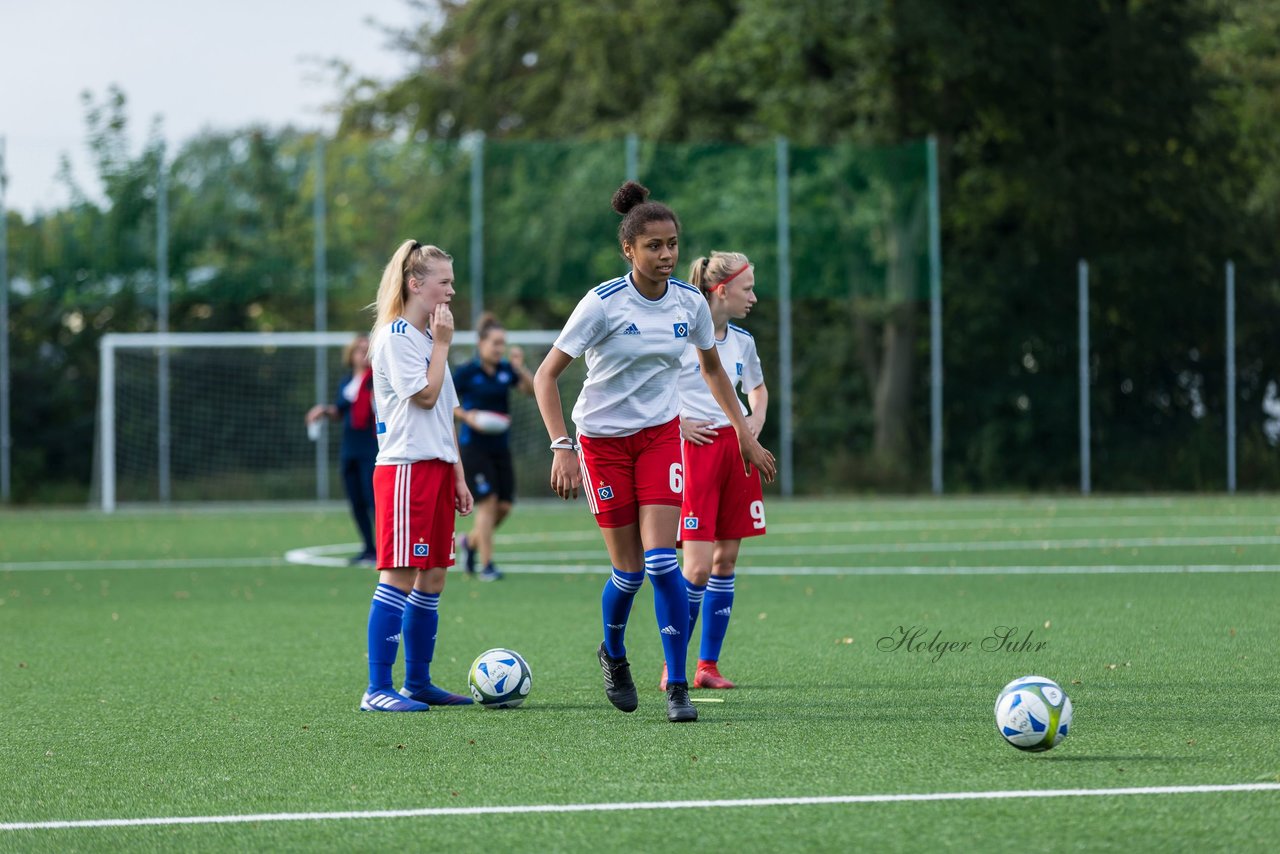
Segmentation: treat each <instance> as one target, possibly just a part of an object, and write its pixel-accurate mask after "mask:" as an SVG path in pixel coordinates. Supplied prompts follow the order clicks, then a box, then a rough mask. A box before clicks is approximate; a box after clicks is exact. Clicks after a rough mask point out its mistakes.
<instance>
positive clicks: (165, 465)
mask: <svg viewBox="0 0 1280 854" xmlns="http://www.w3.org/2000/svg"><path fill="white" fill-rule="evenodd" d="M157 160H158V162H157V164H156V329H157V331H159V332H168V331H169V173H168V169H167V167H166V165H165V144H164V142H161V143H160V151H159V156H158V158H157ZM157 355H158V361H157V370H158V372H159V375H158V376H157V378H156V397H157V398H158V402H159V403H158V412H157V413H156V418H157V421H158V425H157V427H158V430H159V435H158V436H157V442H156V445H157V447H158V449H159V453H160V459H159V460H158V468H157V473H158V476H159V481H160V502H161V503H162V504H167V503H169V501H170V500H171V499H172V498H173V480H172V473H171V471H170V468H169V460H170V450H171V447H172V443H173V437H172V434H171V433H170V424H169V348H168V347H161V348H160V352H159V353H158V354H157Z"/></svg>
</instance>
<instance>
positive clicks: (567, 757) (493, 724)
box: [0, 497, 1280, 851]
mask: <svg viewBox="0 0 1280 854" xmlns="http://www.w3.org/2000/svg"><path fill="white" fill-rule="evenodd" d="M464 527H465V523H464ZM350 531H351V525H350V522H349V519H348V518H347V517H346V515H345V512H344V511H343V510H342V509H341V508H338V507H328V506H326V507H322V508H318V509H311V508H308V509H297V508H293V509H277V508H270V507H261V508H237V509H234V510H202V511H179V510H173V511H137V512H131V511H126V512H121V513H118V514H115V515H114V516H105V515H101V514H97V513H87V512H70V511H65V512H50V511H39V512H37V511H30V512H28V511H11V512H7V513H4V514H0V650H3V652H0V697H2V699H0V708H2V710H3V711H2V718H0V735H2V736H3V737H2V738H0V767H3V768H4V769H5V773H4V774H3V776H0V824H11V823H16V822H40V821H57V820H86V819H117V818H120V819H128V818H149V817H174V816H238V815H245V814H266V813H294V812H335V811H361V810H387V809H419V808H431V807H444V808H455V807H462V808H465V807H477V806H526V805H576V804H608V803H619V802H628V803H629V802H667V801H684V800H695V799H711V800H720V799H755V798H787V797H822V796H842V795H860V794H903V793H945V792H987V791H1006V790H1022V789H1109V788H1116V787H1146V786H1195V785H1210V784H1241V783H1277V782H1280V730H1278V729H1277V727H1276V723H1275V722H1276V720H1277V710H1278V709H1280V682H1278V681H1277V677H1278V676H1280V667H1277V663H1276V650H1277V648H1278V646H1280V616H1277V614H1278V613H1280V611H1278V609H1277V604H1280V499H1277V498H1270V497H1257V498H1097V499H1056V500H1051V499H1032V500H1019V499H945V500H875V501H872V500H859V501H835V500H832V501H821V502H817V501H795V502H781V501H775V502H773V503H772V504H770V506H769V535H768V536H767V537H765V538H763V539H760V540H754V541H749V542H747V543H746V544H745V545H744V548H743V557H742V560H741V562H740V572H739V577H738V583H737V599H736V602H735V606H734V616H733V622H732V624H731V626H730V630H729V638H728V641H727V643H726V646H725V651H724V654H723V656H722V659H721V664H722V670H723V671H724V673H725V674H726V675H727V676H729V677H730V678H732V679H734V680H735V681H737V682H738V684H739V686H740V687H739V688H738V689H736V690H734V691H730V692H699V691H695V692H694V695H695V696H703V697H713V698H715V699H722V700H723V702H722V703H714V704H713V703H701V704H699V711H700V714H701V718H700V720H699V722H698V723H696V724H693V725H682V726H677V725H672V724H669V723H667V721H666V719H665V715H664V712H665V704H664V700H663V695H662V694H661V693H660V692H659V691H658V690H657V687H656V681H657V677H658V673H659V670H660V667H661V652H660V645H659V642H658V635H657V632H656V625H655V623H654V617H653V609H652V604H651V601H652V597H651V594H650V593H649V592H648V590H644V591H642V592H641V594H640V596H639V597H638V598H637V600H636V606H635V610H634V611H633V616H632V622H631V629H630V631H629V633H628V647H629V653H630V658H631V661H632V663H633V670H634V672H635V674H636V677H637V681H638V682H639V683H640V687H641V703H640V709H639V710H638V711H637V712H636V713H634V714H632V715H623V714H621V713H619V712H617V711H615V710H614V709H613V708H612V707H611V706H609V705H608V703H607V701H606V700H605V699H604V696H603V691H602V688H601V684H600V673H599V667H598V665H597V664H596V662H595V648H596V646H597V644H598V643H599V640H600V615H599V598H600V590H601V585H602V583H603V580H604V578H605V572H606V570H607V565H606V561H605V556H604V550H603V547H602V545H601V541H600V538H599V534H598V532H597V531H596V530H595V529H594V526H593V525H592V523H591V522H590V519H589V517H588V516H587V514H586V511H585V509H584V508H583V507H582V506H581V504H578V505H576V506H564V505H559V504H550V503H547V504H532V503H531V504H528V505H525V506H520V507H519V508H518V509H517V512H516V514H515V515H514V516H513V517H512V519H511V521H510V523H509V524H508V525H507V526H506V527H504V528H503V533H502V535H501V536H500V537H499V557H500V563H501V564H502V565H503V566H504V568H505V569H507V570H508V577H507V578H506V579H505V580H503V581H502V582H500V583H496V584H481V583H479V582H476V581H472V580H470V579H467V578H466V577H464V576H462V575H461V573H459V574H457V576H456V577H452V578H451V580H450V582H449V585H448V586H447V588H446V590H445V593H444V596H443V597H442V601H441V626H440V633H439V641H438V645H437V653H436V660H435V663H434V664H433V667H432V672H433V676H434V677H435V680H436V681H437V682H438V683H440V684H443V685H444V686H445V687H448V688H452V689H453V690H463V687H464V685H465V678H466V671H467V667H468V665H469V663H470V661H471V659H472V658H473V657H474V656H475V655H476V654H478V653H479V652H480V651H482V650H484V649H486V648H488V647H492V646H508V647H511V648H513V649H516V650H518V651H519V652H521V653H522V654H523V655H524V656H525V657H526V658H527V659H528V661H529V663H530V666H531V668H532V670H533V674H534V686H533V691H532V694H531V698H530V700H529V702H528V703H527V704H526V705H525V706H524V707H523V708H520V709H517V710H512V711H499V712H494V711H488V710H482V709H477V708H459V709H436V710H433V711H432V712H430V713H428V714H425V715H388V714H360V713H358V712H356V706H357V704H358V701H359V696H360V693H361V691H362V690H363V687H364V683H365V677H366V668H365V656H364V651H365V643H364V631H365V621H366V618H367V614H368V604H369V596H370V593H371V591H372V587H373V584H374V583H375V577H374V574H373V573H372V572H371V571H369V570H366V569H356V568H349V567H345V566H313V565H297V564H292V563H288V562H286V561H285V559H284V555H285V554H286V552H289V551H290V550H295V549H306V548H309V547H314V546H323V545H327V544H334V543H342V542H343V541H344V540H349V539H351V536H350ZM647 586H648V585H646V587H647ZM998 627H1009V628H1013V627H1016V628H1017V632H1016V634H1014V635H1013V636H1012V638H1013V640H1015V641H1021V640H1024V639H1026V638H1027V636H1028V635H1029V634H1030V641H1031V646H1029V647H1027V648H1022V649H1015V650H1008V649H1006V650H1003V651H991V650H989V649H988V650H984V649H983V648H982V642H983V640H984V638H988V637H990V636H992V635H993V634H996V633H997V628H998ZM916 630H923V631H922V632H921V634H920V635H919V637H918V639H919V641H921V642H924V643H927V642H928V641H929V640H933V639H934V638H935V637H937V638H939V639H940V640H941V641H946V642H956V643H963V642H965V641H968V642H970V644H971V645H970V647H969V648H968V649H964V650H958V649H954V650H952V651H949V652H946V653H944V654H942V655H941V656H940V657H939V656H938V654H937V652H936V650H937V645H936V644H935V648H934V651H930V650H928V649H925V650H917V651H908V650H907V649H905V648H904V647H905V645H896V643H895V641H896V640H897V639H898V638H900V637H901V633H902V632H904V631H905V632H908V633H911V632H914V631H916ZM884 638H889V639H890V640H888V641H885V640H882V639H884ZM993 643H994V642H989V643H988V646H991V645H992V644H993ZM1035 644H1041V646H1040V647H1039V648H1038V649H1037V648H1036V647H1035ZM398 672H399V668H397V673H398ZM1028 673H1039V674H1042V675H1045V676H1049V677H1051V678H1054V679H1056V680H1058V681H1059V682H1060V683H1061V684H1062V685H1063V686H1064V688H1066V690H1067V692H1068V693H1069V694H1070V696H1071V698H1072V700H1073V702H1074V704H1075V708H1076V716H1075V722H1074V725H1073V728H1072V732H1071V735H1070V737H1069V738H1068V739H1067V740H1066V741H1065V742H1064V743H1063V744H1062V745H1061V746H1059V747H1057V748H1055V749H1054V750H1052V751H1050V752H1048V753H1044V754H1034V755H1032V754H1023V753H1021V752H1019V751H1016V750H1014V749H1012V748H1011V747H1008V746H1007V745H1005V744H1004V743H1003V742H1002V740H1001V739H1000V738H999V736H998V735H997V734H996V733H995V729H994V724H993V719H992V706H993V704H994V700H995V696H996V693H997V692H998V690H999V689H1000V687H1001V686H1003V685H1004V684H1005V683H1006V682H1008V681H1009V680H1011V679H1013V678H1015V677H1017V676H1021V675H1025V674H1028ZM1277 838H1280V792H1277V791H1260V792H1227V793H1195V794H1148V795H1133V796H1118V795H1117V796H1107V797H1079V798H1054V799H1037V800H1025V799H1018V800H1012V799H981V800H963V801H937V802H909V803H869V804H868V803H857V804H804V805H783V806H751V807H707V808H699V809H679V810H677V809H670V810H666V809H645V810H627V811H614V812H600V813H591V812H576V813H530V814H514V815H503V814H497V815H495V814H482V815H447V816H439V815H436V816H426V817H411V818H364V819H355V818H347V819H339V818H331V819H326V820H318V821H298V822H273V821H259V822H237V823H227V824H195V825H189V826H141V827H138V826H134V827H106V828H101V827H74V828H65V829H25V830H11V829H5V830H0V850H23V851H30V850H50V851H52V850H58V851H69V850H103V849H112V848H120V849H131V850H140V849H141V850H147V849H151V850H161V849H164V850H179V849H180V850H207V851H220V850H227V849H230V848H236V847H240V848H247V849H254V850H263V849H270V850H315V849H341V850H353V849H354V850H371V849H374V848H383V849H385V848H388V847H394V848H403V847H405V846H406V845H407V846H409V847H413V848H427V847H436V846H440V847H447V848H450V849H454V850H535V851H547V850H566V851H571V850H583V849H586V848H593V849H600V850H615V849H620V850H683V849H689V848H702V847H711V848H712V849H714V850H720V849H725V848H733V849H737V850H742V851H765V850H787V851H792V850H815V851H822V850H830V851H848V850H858V849H873V848H875V849H885V850H903V849H908V848H910V849H912V850H922V849H927V848H944V849H954V850H982V849H986V850H1015V849H1018V850H1021V849H1025V848H1027V847H1030V848H1033V849H1037V850H1076V849H1078V850H1098V849H1125V850H1217V849H1227V848H1231V849H1234V850H1259V851H1262V850H1271V849H1272V846H1273V844H1274V841H1275V839H1277Z"/></svg>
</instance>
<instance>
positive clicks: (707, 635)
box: [698, 575, 733, 661]
mask: <svg viewBox="0 0 1280 854" xmlns="http://www.w3.org/2000/svg"><path fill="white" fill-rule="evenodd" d="M703 609H704V610H705V611H706V613H705V614H704V615H703V623H702V649H701V651H700V652H699V653H698V658H700V659H702V660H703V661H719V660H720V646H721V644H723V643H724V636H725V632H727V631H729V615H730V614H731V613H732V612H733V576H732V575H724V576H721V575H713V576H711V578H709V579H707V597H706V599H705V600H704V603H703Z"/></svg>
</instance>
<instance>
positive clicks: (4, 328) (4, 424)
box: [0, 136, 13, 504]
mask: <svg viewBox="0 0 1280 854" xmlns="http://www.w3.org/2000/svg"><path fill="white" fill-rule="evenodd" d="M8 182H9V176H8V175H7V174H6V173H5V169H4V137H2V136H0V502H4V503H5V504H8V503H9V501H10V499H11V498H12V497H13V484H12V475H11V472H10V469H9V462H10V453H11V451H10V449H11V448H12V447H13V434H12V433H11V432H10V429H9V224H8V220H9V214H8V208H7V207H6V203H5V186H6V185H7V184H8Z"/></svg>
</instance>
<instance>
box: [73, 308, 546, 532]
mask: <svg viewBox="0 0 1280 854" xmlns="http://www.w3.org/2000/svg"><path fill="white" fill-rule="evenodd" d="M506 333H507V344H508V345H512V344H518V345H523V346H546V347H549V346H551V344H553V343H554V342H555V339H556V336H557V335H558V331H556V330H547V329H536V330H513V329H508V330H506ZM357 334H360V333H357V332H126V333H120V332H112V333H108V334H106V335H104V336H102V339H101V341H100V342H99V345H98V352H99V355H100V359H101V361H100V370H99V375H98V417H99V430H100V438H101V443H102V444H101V453H100V454H99V471H98V474H99V477H100V483H101V487H102V489H101V492H102V496H101V508H102V510H103V511H104V512H106V513H111V512H113V511H114V510H115V509H116V396H115V395H116V353H117V351H119V350H153V351H156V352H158V353H161V354H163V353H167V352H168V351H169V350H178V349H184V348H200V349H208V348H235V347H238V348H246V349H255V348H256V349H261V348H273V347H274V348H300V349H302V348H314V349H316V350H317V353H318V356H317V359H316V389H317V395H318V399H319V400H324V399H326V396H327V395H328V393H329V391H330V389H329V379H328V377H327V375H326V374H327V367H326V360H325V358H324V356H323V355H322V354H323V353H325V352H327V351H328V349H329V348H333V347H342V346H344V345H346V344H348V343H350V341H351V339H352V338H354V337H355V336H356V335H357ZM453 343H454V345H458V346H464V347H474V346H475V343H476V333H475V332H474V331H472V330H458V331H456V332H455V333H454V336H453ZM167 364H168V363H167V360H166V359H163V358H162V359H159V360H158V365H159V367H158V370H159V371H160V372H161V373H162V377H161V380H162V381H161V384H160V387H161V389H163V388H165V386H166V383H165V382H164V380H166V379H167V377H164V376H163V373H164V372H165V371H166V370H167ZM167 412H168V401H167V400H165V399H163V398H162V399H161V402H160V413H161V416H160V417H159V418H158V419H157V427H156V429H157V431H158V433H159V436H160V442H159V447H160V453H161V454H162V455H167V454H168V449H169V437H168V430H169V425H168V423H167V422H168V418H167V417H164V416H165V415H166V414H167ZM166 463H167V459H163V460H162V464H161V470H162V471H163V470H166V469H167V465H166ZM327 472H328V447H327V444H326V443H323V442H322V443H318V444H317V447H316V474H317V480H316V482H317V484H318V492H319V493H320V494H318V495H317V498H319V499H323V498H325V497H327V495H326V494H325V493H326V492H327V490H325V489H324V488H323V486H322V485H324V484H327V480H328V478H327ZM162 500H164V499H163V498H162Z"/></svg>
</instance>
